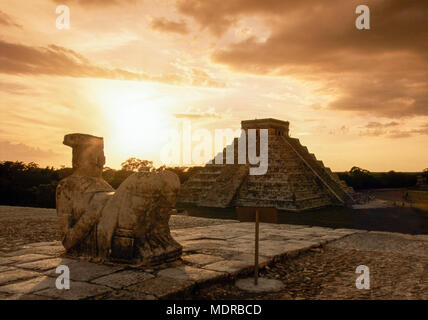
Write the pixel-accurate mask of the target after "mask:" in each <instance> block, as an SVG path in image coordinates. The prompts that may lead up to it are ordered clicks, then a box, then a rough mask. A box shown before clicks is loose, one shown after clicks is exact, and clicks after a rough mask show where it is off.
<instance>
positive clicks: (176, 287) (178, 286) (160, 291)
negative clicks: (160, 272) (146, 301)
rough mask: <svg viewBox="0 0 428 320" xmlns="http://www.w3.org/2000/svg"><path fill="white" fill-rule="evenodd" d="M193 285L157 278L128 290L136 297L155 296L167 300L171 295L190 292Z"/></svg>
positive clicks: (189, 282)
mask: <svg viewBox="0 0 428 320" xmlns="http://www.w3.org/2000/svg"><path fill="white" fill-rule="evenodd" d="M193 285H194V282H193V281H187V280H177V279H172V278H165V277H156V278H153V279H149V280H146V281H143V282H141V283H138V284H136V285H132V286H130V287H127V290H129V291H131V292H132V293H133V294H136V295H153V296H155V297H157V298H159V299H162V298H163V299H165V298H168V297H169V296H171V295H177V294H185V293H186V292H190V290H191V289H192V287H193Z"/></svg>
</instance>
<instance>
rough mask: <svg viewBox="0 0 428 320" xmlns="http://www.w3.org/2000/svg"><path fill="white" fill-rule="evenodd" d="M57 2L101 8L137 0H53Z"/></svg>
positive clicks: (131, 2)
mask: <svg viewBox="0 0 428 320" xmlns="http://www.w3.org/2000/svg"><path fill="white" fill-rule="evenodd" d="M52 1H53V2H55V3H56V4H58V5H60V4H64V5H73V4H77V5H80V6H82V7H87V8H100V7H107V6H123V5H128V4H136V1H137V0H52Z"/></svg>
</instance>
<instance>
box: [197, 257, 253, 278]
mask: <svg viewBox="0 0 428 320" xmlns="http://www.w3.org/2000/svg"><path fill="white" fill-rule="evenodd" d="M253 266H254V264H251V263H249V262H245V261H242V260H228V261H219V262H215V263H212V264H209V265H206V266H204V267H203V268H204V269H208V270H214V271H219V272H227V273H229V274H231V275H236V274H237V273H239V272H241V271H243V270H244V269H248V268H251V267H253Z"/></svg>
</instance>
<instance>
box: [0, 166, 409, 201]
mask: <svg viewBox="0 0 428 320" xmlns="http://www.w3.org/2000/svg"><path fill="white" fill-rule="evenodd" d="M164 168H165V167H163V168H162V169H164ZM166 169H168V170H171V171H173V172H175V173H176V174H177V175H178V177H179V178H180V182H181V183H184V182H185V181H186V180H187V179H188V178H189V177H190V176H191V175H192V174H194V173H195V172H197V171H198V170H199V169H200V167H168V168H166ZM152 170H156V169H154V167H153V163H152V162H151V161H148V160H140V159H137V158H130V159H128V160H126V161H125V162H123V163H122V165H121V169H120V170H116V169H112V168H108V167H106V168H104V171H103V178H104V179H105V180H106V181H107V182H108V183H109V184H110V185H111V186H112V187H113V188H117V187H119V185H120V184H121V183H122V182H123V181H124V180H125V179H126V178H127V177H129V176H130V175H131V174H133V173H134V172H137V171H152ZM157 170H159V169H157ZM71 173H72V169H71V168H66V167H61V168H54V167H45V168H41V167H40V166H39V165H38V164H36V163H34V162H30V163H24V162H20V161H16V162H12V161H2V162H0V205H11V206H27V207H42V208H55V190H56V187H57V185H58V182H59V181H60V180H62V179H64V178H65V177H67V176H69V175H70V174H71ZM338 174H339V177H340V178H341V179H342V180H344V181H345V182H346V183H347V184H348V185H349V186H351V187H353V188H354V189H355V190H357V191H358V190H363V189H371V188H402V187H411V186H414V185H415V184H416V176H417V173H403V172H394V171H389V172H386V173H372V172H370V171H368V170H364V169H361V168H359V167H353V168H351V170H350V171H347V172H339V173H338Z"/></svg>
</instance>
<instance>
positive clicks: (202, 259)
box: [183, 253, 223, 266]
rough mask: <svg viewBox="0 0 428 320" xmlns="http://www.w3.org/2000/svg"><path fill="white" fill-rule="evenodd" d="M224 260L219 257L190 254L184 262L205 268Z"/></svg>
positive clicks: (184, 258) (185, 257)
mask: <svg viewBox="0 0 428 320" xmlns="http://www.w3.org/2000/svg"><path fill="white" fill-rule="evenodd" d="M221 260H223V258H222V257H218V256H211V255H208V254H200V253H197V254H189V255H187V256H184V257H183V261H185V262H188V263H191V264H194V265H198V266H204V265H207V264H210V263H214V262H218V261H221Z"/></svg>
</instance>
